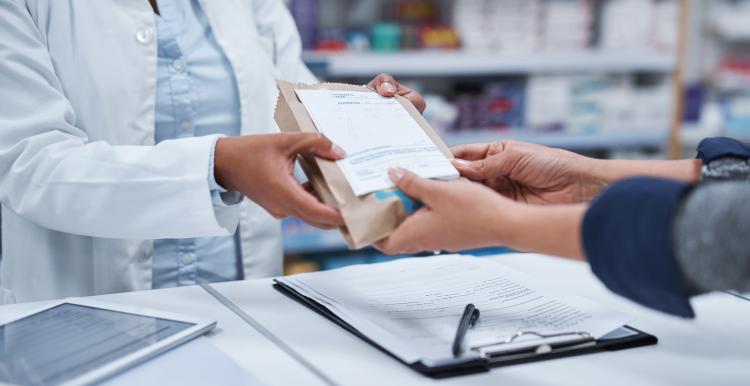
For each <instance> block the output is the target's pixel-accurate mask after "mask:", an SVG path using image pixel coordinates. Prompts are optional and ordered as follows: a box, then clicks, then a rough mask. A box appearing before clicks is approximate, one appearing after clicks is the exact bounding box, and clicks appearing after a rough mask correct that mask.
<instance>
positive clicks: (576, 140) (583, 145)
mask: <svg viewBox="0 0 750 386" xmlns="http://www.w3.org/2000/svg"><path fill="white" fill-rule="evenodd" d="M441 137H442V138H443V140H444V141H445V143H446V144H448V146H456V145H464V144H469V143H484V142H494V141H499V140H515V141H524V142H532V143H537V144H540V145H545V146H550V147H558V148H562V149H568V150H573V151H594V150H627V149H643V148H653V149H664V148H666V146H667V144H668V141H667V139H668V137H669V134H668V132H667V131H666V130H664V131H645V130H640V131H630V132H610V133H598V134H567V133H524V132H519V131H492V130H482V129H479V130H466V131H460V132H453V133H442V134H441Z"/></svg>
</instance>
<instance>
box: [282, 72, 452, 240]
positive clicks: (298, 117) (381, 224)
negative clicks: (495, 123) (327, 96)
mask: <svg viewBox="0 0 750 386" xmlns="http://www.w3.org/2000/svg"><path fill="white" fill-rule="evenodd" d="M277 85H278V88H279V98H278V101H277V102H276V111H275V114H274V118H275V119H276V123H277V124H278V125H279V128H280V129H281V131H283V132H317V131H318V130H317V128H316V127H315V124H314V123H313V120H312V118H311V117H310V115H309V114H308V113H307V109H306V108H305V106H304V105H303V104H302V102H301V101H300V100H299V98H298V97H297V93H296V92H295V89H328V90H340V91H370V92H374V91H372V90H370V89H368V88H367V87H364V86H354V85H349V84H340V83H322V84H315V85H308V84H295V83H289V82H285V81H278V82H277ZM395 98H396V99H397V100H398V102H399V103H401V105H403V106H404V108H405V109H406V111H407V112H409V114H410V115H411V116H412V118H414V120H415V121H417V123H418V124H419V126H420V127H421V128H422V129H423V130H424V131H425V133H427V135H428V136H429V137H430V139H432V142H434V143H435V145H436V146H437V148H438V149H440V151H441V152H442V153H443V154H444V155H445V156H446V157H447V158H448V159H453V155H452V154H451V152H450V150H448V147H447V146H445V144H444V143H443V141H442V140H441V139H440V137H439V136H438V135H437V134H436V133H435V131H434V130H433V129H432V128H431V127H430V125H429V124H428V123H427V121H426V120H425V119H424V117H423V116H422V114H420V113H419V111H417V109H416V108H415V107H414V105H412V104H411V102H409V100H407V99H406V98H403V97H401V96H396V97H395ZM300 165H301V166H302V170H303V171H304V172H305V174H306V175H307V178H308V179H309V180H310V183H311V184H312V186H313V188H315V191H316V192H317V193H318V195H319V196H320V198H321V199H322V200H323V202H324V203H326V204H327V205H330V206H332V207H334V208H337V209H339V210H340V211H341V214H342V216H343V218H344V223H345V226H343V227H341V228H340V230H341V233H342V234H343V235H344V239H346V242H347V244H349V247H350V248H352V249H359V248H362V247H366V246H368V245H370V244H372V243H374V242H376V241H379V240H381V239H383V238H385V237H387V236H388V235H389V234H391V232H392V231H393V230H394V229H396V227H398V225H399V224H400V223H401V222H402V221H403V220H404V219H405V218H406V216H407V215H408V213H407V210H406V209H405V208H404V203H403V201H402V199H401V198H400V197H399V195H398V194H378V193H380V192H375V193H370V194H367V195H364V196H361V197H357V196H356V195H355V194H354V192H353V191H352V189H351V187H350V186H349V182H347V180H346V178H345V177H344V173H343V172H342V171H341V169H339V167H338V165H336V163H335V162H332V161H328V160H324V159H321V158H317V157H314V156H309V155H305V156H302V157H300ZM392 191H394V192H395V191H396V190H395V189H392Z"/></svg>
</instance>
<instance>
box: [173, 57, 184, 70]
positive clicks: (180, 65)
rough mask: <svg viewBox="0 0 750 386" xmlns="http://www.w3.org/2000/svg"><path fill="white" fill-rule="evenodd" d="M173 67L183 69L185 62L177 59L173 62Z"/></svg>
mask: <svg viewBox="0 0 750 386" xmlns="http://www.w3.org/2000/svg"><path fill="white" fill-rule="evenodd" d="M172 68H174V69H175V70H177V71H182V70H184V69H185V62H184V61H183V60H182V59H175V60H174V61H173V62H172Z"/></svg>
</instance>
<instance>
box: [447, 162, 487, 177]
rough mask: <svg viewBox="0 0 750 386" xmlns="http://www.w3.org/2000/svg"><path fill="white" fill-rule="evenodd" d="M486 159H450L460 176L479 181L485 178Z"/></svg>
mask: <svg viewBox="0 0 750 386" xmlns="http://www.w3.org/2000/svg"><path fill="white" fill-rule="evenodd" d="M486 161H487V159H480V160H478V161H466V160H462V159H455V160H452V161H451V164H453V166H454V167H455V168H456V169H457V170H458V172H459V173H461V175H462V176H464V177H466V178H468V179H470V180H473V181H481V180H484V179H486V178H487V176H486V168H485V164H486Z"/></svg>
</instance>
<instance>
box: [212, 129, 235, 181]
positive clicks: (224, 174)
mask: <svg viewBox="0 0 750 386" xmlns="http://www.w3.org/2000/svg"><path fill="white" fill-rule="evenodd" d="M230 142H231V139H230V138H219V139H217V140H216V144H215V145H214V180H215V181H216V183H217V184H219V185H221V186H222V187H224V189H227V190H237V189H235V187H234V184H233V183H232V178H231V177H230V170H231V169H230V168H229V167H228V165H229V164H230V163H231V162H230V160H229V158H230V149H229V147H230V145H231V143H230Z"/></svg>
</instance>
